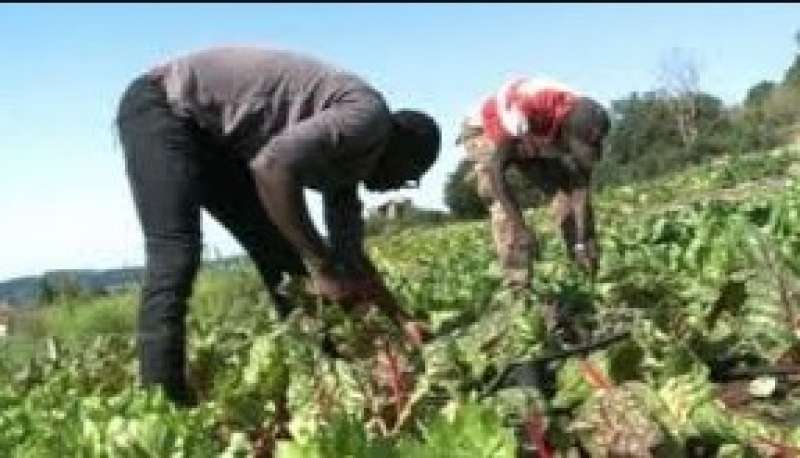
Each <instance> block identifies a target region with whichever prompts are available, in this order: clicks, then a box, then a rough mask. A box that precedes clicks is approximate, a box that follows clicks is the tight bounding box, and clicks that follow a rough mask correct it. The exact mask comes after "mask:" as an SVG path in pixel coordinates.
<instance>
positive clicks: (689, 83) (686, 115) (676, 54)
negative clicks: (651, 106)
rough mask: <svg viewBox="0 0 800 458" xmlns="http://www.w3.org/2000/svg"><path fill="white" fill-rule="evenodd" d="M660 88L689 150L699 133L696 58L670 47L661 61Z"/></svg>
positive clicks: (686, 148) (698, 78)
mask: <svg viewBox="0 0 800 458" xmlns="http://www.w3.org/2000/svg"><path fill="white" fill-rule="evenodd" d="M659 77H660V80H661V84H662V87H661V89H660V92H661V97H662V99H663V100H664V101H665V102H666V103H665V106H666V107H667V108H668V110H669V112H670V114H671V116H672V119H673V120H674V122H675V125H676V131H677V133H678V135H680V139H681V143H682V145H683V148H684V149H685V150H687V151H688V150H690V149H691V148H692V147H693V145H694V142H695V141H697V136H698V135H699V131H698V126H697V119H698V112H697V110H698V106H697V96H698V94H699V92H700V90H699V80H700V73H699V70H698V66H697V62H696V60H695V59H694V58H693V57H692V56H690V55H689V54H688V53H687V52H685V51H684V50H682V49H680V48H674V49H672V50H671V51H670V53H668V54H667V56H665V57H664V58H663V59H662V61H661V68H660V75H659Z"/></svg>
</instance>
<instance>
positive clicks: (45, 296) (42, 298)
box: [36, 275, 57, 305]
mask: <svg viewBox="0 0 800 458" xmlns="http://www.w3.org/2000/svg"><path fill="white" fill-rule="evenodd" d="M38 290H39V293H38V297H37V299H36V301H37V302H38V303H39V304H41V305H50V304H52V303H53V302H55V300H56V297H57V294H56V289H55V288H54V287H53V285H51V284H50V282H49V281H48V279H47V276H46V275H42V276H41V277H39V287H38Z"/></svg>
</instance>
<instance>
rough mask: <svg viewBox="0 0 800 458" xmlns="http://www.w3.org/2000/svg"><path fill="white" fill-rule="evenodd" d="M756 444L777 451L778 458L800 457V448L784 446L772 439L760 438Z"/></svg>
mask: <svg viewBox="0 0 800 458" xmlns="http://www.w3.org/2000/svg"><path fill="white" fill-rule="evenodd" d="M756 442H758V443H760V444H762V445H767V446H769V447H772V448H774V449H776V450H777V451H778V453H777V455H776V456H778V458H796V457H800V448H798V447H792V446H791V445H787V444H782V443H780V442H776V441H773V440H772V439H769V438H766V437H760V438H758V439H756Z"/></svg>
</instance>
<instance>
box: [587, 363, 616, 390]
mask: <svg viewBox="0 0 800 458" xmlns="http://www.w3.org/2000/svg"><path fill="white" fill-rule="evenodd" d="M579 364H580V365H581V371H582V372H583V376H584V377H585V378H586V381H587V382H588V383H589V384H590V385H592V386H593V387H594V388H598V389H603V390H610V389H611V388H613V387H614V384H613V383H611V380H609V379H608V377H606V375H605V374H603V372H602V371H601V370H600V369H599V368H598V367H597V366H595V365H594V363H592V362H591V361H589V360H588V359H581V360H580V361H579Z"/></svg>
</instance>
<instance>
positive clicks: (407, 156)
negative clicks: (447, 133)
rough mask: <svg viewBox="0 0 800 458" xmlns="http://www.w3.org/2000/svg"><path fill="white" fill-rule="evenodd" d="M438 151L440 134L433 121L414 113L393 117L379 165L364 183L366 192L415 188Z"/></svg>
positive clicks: (407, 112) (411, 111) (402, 113)
mask: <svg viewBox="0 0 800 458" xmlns="http://www.w3.org/2000/svg"><path fill="white" fill-rule="evenodd" d="M440 147H441V132H440V130H439V126H438V124H436V121H434V120H433V118H431V117H430V116H428V115H427V114H425V113H422V112H420V111H414V110H398V111H396V112H394V113H392V130H391V132H390V134H389V140H388V142H387V144H386V147H385V148H384V151H383V154H382V155H381V158H380V159H379V160H378V164H377V165H376V166H375V169H374V170H373V171H372V173H371V174H370V176H369V178H367V179H366V180H365V185H366V187H367V189H369V190H370V191H390V190H394V189H400V188H404V187H414V186H416V182H418V181H419V179H420V178H421V177H422V175H423V174H425V172H427V171H428V169H430V168H431V166H432V165H433V163H434V162H436V158H437V156H438V155H439V148H440ZM410 182H413V183H414V184H413V185H411V184H410Z"/></svg>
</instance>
